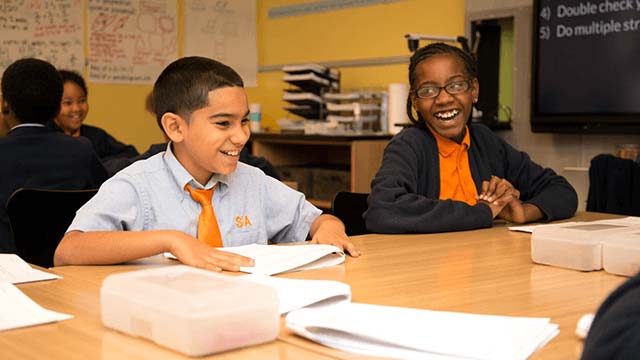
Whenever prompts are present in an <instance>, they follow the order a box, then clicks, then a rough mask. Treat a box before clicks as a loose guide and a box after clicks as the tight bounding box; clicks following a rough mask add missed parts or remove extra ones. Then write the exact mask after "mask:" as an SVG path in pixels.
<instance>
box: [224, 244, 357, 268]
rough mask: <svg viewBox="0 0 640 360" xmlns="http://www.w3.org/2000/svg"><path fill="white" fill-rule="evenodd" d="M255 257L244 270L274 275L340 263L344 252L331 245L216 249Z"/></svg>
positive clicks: (253, 245) (246, 246)
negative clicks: (251, 264)
mask: <svg viewBox="0 0 640 360" xmlns="http://www.w3.org/2000/svg"><path fill="white" fill-rule="evenodd" d="M218 250H222V251H228V252H231V253H234V254H239V255H242V256H247V257H250V258H252V259H254V260H255V266H253V267H245V266H243V267H241V268H240V271H243V272H247V273H255V274H263V275H274V274H280V273H283V272H292V271H301V270H311V269H317V268H321V267H326V266H333V265H338V264H341V263H342V262H344V256H345V255H344V252H342V250H340V249H339V248H337V247H335V246H333V245H326V244H311V245H290V246H273V245H258V244H251V245H244V246H233V247H224V248H218Z"/></svg>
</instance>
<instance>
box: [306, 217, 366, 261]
mask: <svg viewBox="0 0 640 360" xmlns="http://www.w3.org/2000/svg"><path fill="white" fill-rule="evenodd" d="M309 233H310V234H311V243H312V244H331V245H335V246H337V247H339V248H340V249H342V250H346V251H347V252H348V253H349V255H351V256H352V257H358V256H360V251H359V250H358V248H357V247H356V246H355V245H353V243H352V242H351V241H349V238H348V237H347V234H346V233H345V232H344V224H343V223H342V221H340V219H338V218H337V217H335V216H333V215H328V214H323V215H320V216H318V217H317V218H316V219H315V220H314V221H313V223H311V230H310V231H309Z"/></svg>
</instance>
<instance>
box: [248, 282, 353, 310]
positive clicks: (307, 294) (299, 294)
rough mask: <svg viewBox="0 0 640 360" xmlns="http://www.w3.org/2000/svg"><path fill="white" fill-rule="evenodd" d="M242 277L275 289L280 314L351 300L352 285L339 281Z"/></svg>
mask: <svg viewBox="0 0 640 360" xmlns="http://www.w3.org/2000/svg"><path fill="white" fill-rule="evenodd" d="M242 278H243V279H247V280H251V281H255V282H257V283H260V284H263V285H267V286H269V287H271V288H273V289H275V290H276V291H277V292H278V299H279V300H280V314H286V313H288V312H290V311H292V310H296V309H300V308H303V307H305V306H309V305H313V304H322V305H329V304H338V303H341V302H349V301H351V287H350V286H349V285H347V284H345V283H342V282H339V281H330V280H299V279H286V278H277V277H272V276H266V275H261V274H249V275H245V276H243V277H242Z"/></svg>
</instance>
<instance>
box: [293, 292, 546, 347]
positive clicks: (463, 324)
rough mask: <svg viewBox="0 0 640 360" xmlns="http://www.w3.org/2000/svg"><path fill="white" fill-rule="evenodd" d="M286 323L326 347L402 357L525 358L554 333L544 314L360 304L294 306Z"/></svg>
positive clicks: (296, 331) (295, 330) (298, 332)
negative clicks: (473, 311)
mask: <svg viewBox="0 0 640 360" xmlns="http://www.w3.org/2000/svg"><path fill="white" fill-rule="evenodd" d="M286 326H287V327H288V328H289V329H291V330H292V331H294V332H295V333H297V334H299V335H301V336H304V337H307V338H309V339H311V340H314V341H317V342H319V343H321V344H324V345H327V346H331V347H335V348H338V349H342V350H347V351H352V352H357V353H361V354H366V355H377V356H386V357H393V358H402V359H420V358H428V359H433V358H435V359H449V358H471V359H526V358H528V357H529V356H530V355H531V354H533V353H534V352H535V351H536V350H537V349H539V348H540V347H542V346H543V345H544V344H546V343H547V342H548V341H549V340H551V339H552V338H553V337H555V336H556V335H557V334H558V326H557V325H555V324H551V323H550V322H549V319H548V318H524V317H508V316H494V315H476V314H466V313H454V312H443V311H430V310H420V309H409V308H401V307H390V306H380V305H368V304H358V303H342V304H339V305H334V306H330V307H316V308H303V309H299V310H294V311H292V312H290V313H289V314H288V315H287V317H286Z"/></svg>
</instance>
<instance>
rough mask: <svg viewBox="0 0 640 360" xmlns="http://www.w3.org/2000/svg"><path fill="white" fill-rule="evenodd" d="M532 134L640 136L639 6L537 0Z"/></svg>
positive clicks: (619, 0)
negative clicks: (618, 134)
mask: <svg viewBox="0 0 640 360" xmlns="http://www.w3.org/2000/svg"><path fill="white" fill-rule="evenodd" d="M533 12H534V14H533V19H534V21H533V23H534V29H533V37H534V39H533V62H532V68H533V74H532V75H533V76H532V101H531V128H532V130H533V131H534V132H572V133H640V1H636V0H633V1H631V0H603V1H598V0H595V1H594V0H589V1H586V0H582V1H581V0H534V5H533Z"/></svg>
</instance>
